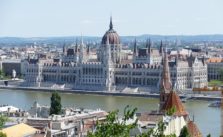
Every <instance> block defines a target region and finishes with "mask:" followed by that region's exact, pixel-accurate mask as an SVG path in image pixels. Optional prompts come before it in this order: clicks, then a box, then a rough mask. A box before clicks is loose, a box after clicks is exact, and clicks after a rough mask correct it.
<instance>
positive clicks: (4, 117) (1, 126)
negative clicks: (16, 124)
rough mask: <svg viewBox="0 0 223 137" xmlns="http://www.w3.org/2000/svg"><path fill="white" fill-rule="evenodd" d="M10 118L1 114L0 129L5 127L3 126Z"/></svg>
mask: <svg viewBox="0 0 223 137" xmlns="http://www.w3.org/2000/svg"><path fill="white" fill-rule="evenodd" d="M8 120H9V119H8V117H6V116H3V115H0V129H2V128H3V126H4V125H5V122H7V121H8Z"/></svg>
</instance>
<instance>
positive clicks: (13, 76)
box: [12, 69, 16, 80]
mask: <svg viewBox="0 0 223 137" xmlns="http://www.w3.org/2000/svg"><path fill="white" fill-rule="evenodd" d="M15 77H16V71H15V70H14V69H13V70H12V78H13V79H14V80H15Z"/></svg>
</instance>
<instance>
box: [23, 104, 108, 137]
mask: <svg viewBox="0 0 223 137" xmlns="http://www.w3.org/2000/svg"><path fill="white" fill-rule="evenodd" d="M49 109H50V108H49V107H47V106H41V105H39V104H38V103H37V102H35V103H34V104H33V106H32V107H31V109H30V110H29V114H30V115H29V117H28V118H27V120H26V121H27V122H26V124H28V125H30V126H32V127H34V128H37V129H39V130H41V131H42V132H43V133H44V134H45V135H46V137H69V136H71V137H72V136H86V135H87V132H88V131H92V130H94V128H95V126H96V121H97V120H98V121H100V122H101V121H103V120H104V119H105V118H106V116H107V115H108V113H107V112H105V111H103V110H100V109H97V110H88V109H79V108H63V113H62V114H61V115H49Z"/></svg>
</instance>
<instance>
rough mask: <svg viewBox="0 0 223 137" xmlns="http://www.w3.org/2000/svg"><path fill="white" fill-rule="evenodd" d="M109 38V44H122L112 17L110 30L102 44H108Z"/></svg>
mask: <svg viewBox="0 0 223 137" xmlns="http://www.w3.org/2000/svg"><path fill="white" fill-rule="evenodd" d="M107 38H108V40H109V44H120V38H119V35H118V33H117V32H116V31H115V30H114V29H113V24H112V17H111V18H110V25H109V30H108V31H106V33H105V34H104V36H103V37H102V41H101V44H106V41H107Z"/></svg>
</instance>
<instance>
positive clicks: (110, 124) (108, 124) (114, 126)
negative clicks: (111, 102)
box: [87, 106, 138, 137]
mask: <svg viewBox="0 0 223 137" xmlns="http://www.w3.org/2000/svg"><path fill="white" fill-rule="evenodd" d="M136 110H137V108H134V109H133V110H131V108H130V107H129V106H126V107H125V109H124V117H123V118H122V120H121V121H120V120H119V119H118V112H119V111H118V110H116V111H112V112H109V114H108V115H107V116H106V120H105V122H103V123H99V122H98V121H97V123H96V131H95V132H94V133H91V132H88V135H87V136H88V137H128V136H129V134H130V130H131V129H133V128H135V127H136V124H137V121H138V120H137V119H135V121H134V122H133V123H131V124H128V125H127V124H126V122H127V121H128V120H129V119H133V118H134V115H135V112H136Z"/></svg>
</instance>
